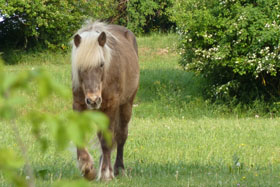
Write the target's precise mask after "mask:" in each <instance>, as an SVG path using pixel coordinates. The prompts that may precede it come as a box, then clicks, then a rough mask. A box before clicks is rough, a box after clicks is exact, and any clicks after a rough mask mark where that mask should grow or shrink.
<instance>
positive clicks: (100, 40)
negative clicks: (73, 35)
mask: <svg viewBox="0 0 280 187" xmlns="http://www.w3.org/2000/svg"><path fill="white" fill-rule="evenodd" d="M98 43H99V45H100V46H101V47H103V46H104V45H105V43H106V34H105V32H102V33H101V34H100V35H99V36H98Z"/></svg>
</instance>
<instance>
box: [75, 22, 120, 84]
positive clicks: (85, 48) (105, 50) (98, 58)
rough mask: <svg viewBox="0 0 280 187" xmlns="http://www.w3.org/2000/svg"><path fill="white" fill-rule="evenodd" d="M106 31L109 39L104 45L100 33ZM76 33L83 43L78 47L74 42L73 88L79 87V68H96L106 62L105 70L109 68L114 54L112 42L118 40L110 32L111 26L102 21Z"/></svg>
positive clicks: (86, 26) (90, 24)
mask: <svg viewBox="0 0 280 187" xmlns="http://www.w3.org/2000/svg"><path fill="white" fill-rule="evenodd" d="M102 32H105V34H106V36H107V40H106V43H105V45H104V46H103V47H102V46H100V45H99V43H98V37H99V35H100V34H101V33H102ZM76 34H79V35H80V36H81V43H80V44H79V46H78V47H76V46H75V44H74V42H72V83H73V88H74V89H77V88H78V87H79V75H78V71H79V70H85V69H88V68H94V67H97V66H100V64H101V63H104V68H105V71H106V70H107V69H108V68H109V66H110V62H111V56H112V49H111V47H110V46H111V45H110V43H112V40H116V39H115V37H114V35H113V34H112V33H111V32H109V26H108V25H107V24H105V23H102V22H98V21H97V22H94V23H88V24H87V25H85V26H84V27H83V28H81V29H80V30H79V31H78V32H77V33H76Z"/></svg>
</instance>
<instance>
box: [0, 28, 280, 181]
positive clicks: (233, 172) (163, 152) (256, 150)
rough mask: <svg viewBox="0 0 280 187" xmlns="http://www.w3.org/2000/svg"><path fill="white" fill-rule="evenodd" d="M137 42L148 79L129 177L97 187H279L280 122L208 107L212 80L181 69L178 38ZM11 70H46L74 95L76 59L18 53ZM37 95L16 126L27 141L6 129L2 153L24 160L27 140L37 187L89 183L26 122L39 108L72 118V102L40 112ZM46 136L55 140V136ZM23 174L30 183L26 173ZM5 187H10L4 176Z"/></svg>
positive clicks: (69, 155)
mask: <svg viewBox="0 0 280 187" xmlns="http://www.w3.org/2000/svg"><path fill="white" fill-rule="evenodd" d="M137 40H138V45H139V57H140V59H139V60H140V67H141V78H140V88H139V91H138V94H137V97H136V100H135V104H134V109H133V117H132V120H131V122H130V127H129V137H128V140H127V143H126V146H125V152H124V163H125V167H126V176H120V177H116V178H115V179H114V180H113V181H110V182H96V181H93V182H91V183H92V185H93V186H279V185H280V137H279V134H278V133H279V132H280V118H279V117H275V116H274V115H273V114H267V113H265V112H264V111H262V110H261V109H260V110H259V109H258V108H257V107H260V106H258V105H256V108H248V110H240V109H239V108H238V107H236V108H234V107H233V108H232V107H227V106H226V105H216V104H212V103H211V102H209V101H207V100H204V99H203V85H204V84H205V80H203V79H202V78H199V77H197V76H195V75H194V74H192V73H189V72H185V71H183V70H182V68H181V67H180V66H179V65H178V60H179V54H178V53H177V52H176V45H177V40H178V38H177V36H176V35H174V34H165V35H163V34H153V35H151V36H142V37H139V38H138V39H137ZM17 61H19V63H14V62H17ZM6 62H7V63H8V64H7V65H6V70H7V71H8V72H10V73H17V72H20V71H23V70H31V69H34V68H45V69H46V70H47V71H49V72H50V73H51V75H52V77H53V78H54V79H55V80H56V81H57V82H59V83H60V84H63V85H65V86H67V87H68V88H69V89H70V88H71V66H70V55H69V54H60V53H52V52H46V53H41V54H36V55H32V54H28V53H27V54H26V55H22V54H21V56H20V57H19V56H17V53H15V54H14V55H13V56H9V57H6ZM9 62H11V63H9ZM31 90H32V92H31V94H30V93H25V92H19V94H20V95H21V96H24V97H26V98H27V101H28V102H27V103H26V104H25V105H24V107H22V108H19V109H18V110H19V114H20V115H19V117H18V119H17V120H16V121H15V123H16V125H17V126H18V128H19V134H15V133H14V131H13V129H12V127H11V125H10V124H9V122H7V121H3V120H1V121H0V127H1V131H0V147H9V148H12V149H15V150H17V151H18V152H19V154H20V151H19V147H18V145H17V140H16V139H17V138H16V137H18V136H20V137H21V138H22V140H23V142H24V144H25V145H26V148H27V154H28V159H29V160H30V162H31V165H32V167H33V169H34V174H35V175H36V186H51V185H52V184H54V183H56V182H58V181H61V180H78V179H81V178H82V177H81V175H80V173H79V171H78V168H77V167H76V160H75V159H76V158H75V150H74V148H73V147H71V146H70V147H69V149H67V150H66V151H62V152H57V151H56V150H55V147H54V146H53V147H51V148H50V149H48V150H47V152H46V153H42V152H40V146H39V144H38V143H37V142H36V140H35V139H34V137H33V136H32V135H31V133H30V129H31V127H30V124H29V123H28V122H27V120H26V119H25V117H24V116H25V114H26V113H28V111H30V110H32V109H34V108H35V107H36V108H38V109H39V110H40V111H41V112H46V113H63V112H66V111H69V110H71V108H72V98H71V97H69V98H67V99H61V98H59V97H57V96H53V97H51V98H50V99H49V100H48V101H47V102H44V103H43V104H41V105H40V106H38V104H37V103H36V100H34V97H35V95H36V87H34V88H33V87H31ZM45 128H46V129H47V128H48V127H45ZM44 136H49V135H48V132H47V131H46V134H45V135H44ZM93 137H94V136H93ZM93 139H94V140H93V141H94V142H95V143H94V144H93V145H91V146H89V149H90V152H91V153H92V155H93V157H94V160H95V165H96V167H97V165H98V158H99V155H100V151H99V148H98V145H97V144H96V139H95V138H93ZM114 157H115V155H114V156H113V159H112V161H114ZM19 173H20V174H22V175H25V172H24V168H23V169H22V170H21V171H19ZM0 186H9V183H7V181H5V180H4V177H3V176H2V175H0Z"/></svg>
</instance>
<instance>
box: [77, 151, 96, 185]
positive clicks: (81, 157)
mask: <svg viewBox="0 0 280 187" xmlns="http://www.w3.org/2000/svg"><path fill="white" fill-rule="evenodd" d="M77 158H78V164H79V169H80V171H81V173H82V175H83V176H84V177H85V178H86V179H88V180H94V179H95V178H96V170H95V168H94V167H93V160H92V157H91V155H90V154H89V152H88V150H87V149H86V148H77Z"/></svg>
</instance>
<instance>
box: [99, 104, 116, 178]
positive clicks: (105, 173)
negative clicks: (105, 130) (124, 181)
mask: <svg viewBox="0 0 280 187" xmlns="http://www.w3.org/2000/svg"><path fill="white" fill-rule="evenodd" d="M103 112H104V113H105V114H107V116H108V117H109V119H110V126H109V130H110V131H111V132H112V129H114V127H115V126H116V122H117V120H116V119H117V118H118V116H117V115H118V110H117V107H111V108H108V109H106V110H105V111H103ZM112 135H113V134H112ZM98 137H99V141H100V144H101V149H102V156H101V159H100V166H99V172H98V180H104V181H108V180H112V179H113V178H114V173H113V169H112V165H111V152H112V146H113V142H106V140H105V139H104V136H103V135H102V133H101V132H99V133H98ZM112 138H113V137H112ZM112 141H113V140H112Z"/></svg>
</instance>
